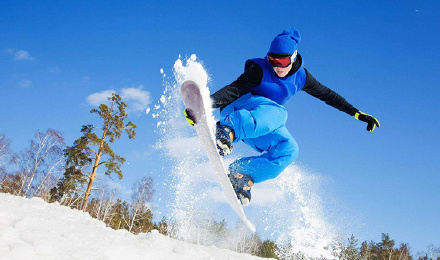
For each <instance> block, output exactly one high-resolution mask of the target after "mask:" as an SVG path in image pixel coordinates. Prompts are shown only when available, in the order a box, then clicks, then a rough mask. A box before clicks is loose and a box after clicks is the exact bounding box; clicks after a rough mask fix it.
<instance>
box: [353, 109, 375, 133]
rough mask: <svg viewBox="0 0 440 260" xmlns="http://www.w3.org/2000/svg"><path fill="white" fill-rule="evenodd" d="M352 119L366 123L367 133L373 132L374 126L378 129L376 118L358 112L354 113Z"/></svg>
mask: <svg viewBox="0 0 440 260" xmlns="http://www.w3.org/2000/svg"><path fill="white" fill-rule="evenodd" d="M354 117H355V118H356V119H357V120H360V121H362V122H366V123H368V125H367V130H368V131H369V132H373V131H374V128H375V127H376V126H377V127H380V124H379V121H378V120H377V119H376V118H374V117H373V116H371V115H368V114H365V113H364V112H361V111H358V112H356V114H354Z"/></svg>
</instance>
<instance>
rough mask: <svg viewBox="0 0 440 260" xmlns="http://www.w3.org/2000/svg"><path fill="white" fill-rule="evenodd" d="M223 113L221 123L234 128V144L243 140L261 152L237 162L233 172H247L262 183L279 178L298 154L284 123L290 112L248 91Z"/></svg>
mask: <svg viewBox="0 0 440 260" xmlns="http://www.w3.org/2000/svg"><path fill="white" fill-rule="evenodd" d="M220 115H221V119H220V124H222V125H228V126H230V127H232V128H233V129H234V131H235V138H236V139H235V140H234V143H235V142H239V141H244V142H245V143H246V144H248V145H249V146H251V147H252V148H253V149H255V150H256V151H258V152H260V153H262V154H261V155H259V156H251V157H244V158H241V159H238V160H236V161H234V162H233V163H231V164H230V165H229V171H230V172H239V173H245V174H248V175H250V176H251V177H252V178H253V179H254V182H255V183H259V182H263V181H266V180H269V179H273V178H275V177H277V176H278V175H279V174H280V173H281V172H282V171H283V170H284V169H285V168H286V167H287V166H289V165H290V164H291V163H292V162H294V161H295V160H296V158H297V157H298V145H297V143H296V141H295V139H293V137H292V136H291V135H290V133H289V131H288V130H287V128H286V126H285V124H286V121H287V111H286V109H285V108H284V107H283V106H281V105H279V104H278V103H276V102H274V101H272V100H270V99H268V98H266V97H262V96H254V95H252V94H251V93H248V94H246V95H244V96H242V97H240V98H239V99H237V100H235V101H234V102H232V103H231V104H229V105H228V106H226V107H225V108H224V109H223V110H222V111H221V114H220Z"/></svg>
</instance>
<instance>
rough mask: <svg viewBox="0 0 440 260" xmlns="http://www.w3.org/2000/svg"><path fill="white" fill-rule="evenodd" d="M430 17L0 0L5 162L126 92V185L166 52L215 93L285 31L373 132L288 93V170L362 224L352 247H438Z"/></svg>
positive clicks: (308, 4)
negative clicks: (109, 96)
mask: <svg viewBox="0 0 440 260" xmlns="http://www.w3.org/2000/svg"><path fill="white" fill-rule="evenodd" d="M439 8H440V3H439V2H438V1H364V2H360V3H358V2H355V1H321V0H320V1H273V3H272V2H271V3H268V2H267V1H252V3H250V2H249V1H240V2H237V1H209V2H206V1H189V2H188V1H94V2H93V3H90V1H63V2H62V3H57V4H54V3H53V2H49V1H38V3H37V2H34V1H3V2H2V6H1V8H0V32H1V37H0V95H1V97H2V102H1V103H0V115H1V116H0V122H1V128H0V133H1V134H5V135H6V136H7V137H8V138H9V139H11V141H12V148H13V150H14V151H16V152H18V151H21V150H23V149H24V148H25V147H27V145H28V141H29V140H30V139H31V138H32V136H33V133H34V132H35V131H36V130H37V129H40V130H42V131H44V130H46V129H48V128H53V129H57V130H60V131H61V132H63V133H64V137H65V139H66V144H68V145H71V144H72V142H73V141H74V140H75V139H76V138H78V137H79V136H80V129H81V126H82V125H84V124H89V123H93V122H96V119H95V118H94V116H93V115H90V114H89V111H90V110H91V109H92V108H93V106H92V105H91V104H90V102H89V101H90V99H87V97H89V96H90V95H92V94H96V93H102V92H103V91H107V90H115V91H117V92H118V93H126V97H129V96H130V95H131V97H132V99H130V100H129V102H128V103H129V105H130V104H131V105H132V107H134V106H135V104H137V105H138V106H139V109H137V110H133V111H131V114H130V117H131V118H130V120H132V121H133V122H134V123H135V124H137V125H138V127H139V128H138V134H137V137H136V139H135V140H134V141H128V140H127V139H121V140H120V141H117V142H116V146H115V151H116V152H117V153H118V154H120V155H121V156H124V157H126V158H127V162H128V163H129V164H127V165H125V166H124V174H125V176H126V178H125V179H124V181H123V182H122V185H124V186H126V187H130V186H131V184H132V182H133V181H134V180H135V179H136V178H138V177H139V176H142V175H145V174H147V175H153V176H154V175H155V174H157V171H158V170H159V169H160V168H161V165H160V164H159V163H158V161H160V160H158V157H159V156H160V155H159V154H158V153H157V152H156V151H155V149H154V148H153V146H154V144H155V142H156V140H157V138H158V136H157V133H155V130H156V123H157V122H156V120H155V119H154V118H152V117H151V115H146V114H145V112H144V109H145V108H147V107H153V105H154V104H156V103H157V101H158V100H159V98H160V97H161V95H162V94H163V91H164V87H163V84H162V83H163V82H162V81H163V76H162V74H161V73H160V69H162V68H163V69H164V72H165V73H166V74H168V75H170V74H171V69H172V66H173V64H174V61H175V60H176V59H177V58H178V57H179V54H181V55H182V56H185V55H188V56H189V55H191V54H193V53H195V54H197V57H198V58H199V59H201V60H202V61H203V64H204V66H205V68H206V69H207V71H208V73H209V75H210V77H211V80H212V82H211V89H212V91H216V90H218V89H220V88H221V87H223V86H225V85H227V84H229V83H230V82H232V81H233V80H235V79H236V78H237V77H238V76H239V75H240V73H241V72H242V71H243V67H244V62H245V60H246V59H249V58H254V57H262V56H264V55H265V54H266V52H267V50H268V48H269V45H270V41H271V40H272V39H273V37H274V36H275V35H276V34H278V33H280V32H281V31H282V30H284V29H286V28H290V27H295V28H297V29H298V30H299V32H300V33H301V36H302V40H301V42H300V44H299V45H298V51H299V53H300V54H301V55H302V57H303V61H304V64H305V67H306V68H307V69H308V70H309V72H310V73H311V74H312V75H314V77H315V78H316V79H318V80H319V81H320V82H321V83H323V84H324V85H326V86H328V87H330V88H331V89H333V90H335V91H336V92H338V93H339V94H341V95H342V96H343V97H345V98H346V99H347V100H348V101H349V102H350V103H352V104H353V105H354V106H355V107H357V108H358V109H360V110H361V111H364V112H366V113H369V114H372V115H374V116H375V117H377V118H378V119H379V121H380V123H381V126H382V127H381V128H379V129H376V130H375V131H374V132H373V133H369V132H367V131H366V130H365V127H366V125H364V124H363V123H361V122H359V121H357V120H355V119H353V118H350V117H349V116H348V115H346V114H344V113H341V112H339V111H337V110H335V109H333V108H331V107H329V106H327V105H325V104H323V103H322V102H320V101H319V100H317V99H315V98H313V97H311V96H309V95H307V94H306V93H299V94H298V95H296V96H295V97H293V98H292V100H290V101H289V102H288V103H287V105H286V107H287V109H288V111H289V120H288V124H287V127H288V128H289V129H290V131H291V133H292V135H293V136H294V137H295V139H296V140H297V142H298V144H299V146H300V153H299V157H298V163H300V164H301V165H304V166H306V167H308V168H310V169H311V170H312V171H314V172H317V173H319V175H322V176H326V177H327V178H329V179H331V187H328V188H329V189H332V190H334V191H335V195H336V196H337V197H338V200H340V203H341V204H342V205H343V206H344V207H345V208H347V209H350V212H355V213H356V214H359V215H360V216H362V222H363V224H362V225H363V226H364V228H363V229H362V231H360V233H359V234H357V233H355V232H353V233H354V235H355V236H356V237H359V238H360V240H362V241H363V240H375V241H379V240H380V233H382V232H385V233H390V236H391V238H394V239H396V242H397V243H402V242H407V243H409V244H410V245H411V246H412V247H413V251H417V250H425V246H427V245H428V244H430V243H433V244H435V245H440V235H439V233H438V231H439V230H440V224H439V223H440V205H439V201H440V195H439V192H438V187H439V186H440V170H439V169H440V163H439V161H440V160H439V159H438V157H439V155H440V152H439V147H440V138H439V137H440V136H439V134H438V129H439V127H440V124H439V122H438V120H437V119H436V118H437V115H438V114H439V112H440V109H439V108H440V107H439V105H438V101H437V99H438V96H439V94H440V90H439V87H440V84H439V83H440V76H439V74H440V70H439V65H438V64H439V63H438V61H439V59H440V52H439V50H438V46H440V37H439V33H438V24H440V18H439V16H438V10H439ZM133 95H134V96H136V95H138V97H137V98H136V97H133ZM92 103H93V102H92ZM156 182H160V180H157V179H156ZM323 188H325V187H323ZM128 189H129V188H128ZM414 253H416V252H414Z"/></svg>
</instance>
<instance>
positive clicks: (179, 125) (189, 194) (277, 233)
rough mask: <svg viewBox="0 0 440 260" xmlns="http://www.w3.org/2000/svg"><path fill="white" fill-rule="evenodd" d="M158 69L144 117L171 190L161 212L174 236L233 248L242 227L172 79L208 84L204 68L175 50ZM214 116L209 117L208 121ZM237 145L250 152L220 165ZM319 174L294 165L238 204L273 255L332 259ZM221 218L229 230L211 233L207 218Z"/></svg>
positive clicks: (332, 231)
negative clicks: (155, 96) (169, 65)
mask: <svg viewBox="0 0 440 260" xmlns="http://www.w3.org/2000/svg"><path fill="white" fill-rule="evenodd" d="M161 73H162V74H163V78H164V80H163V86H164V92H163V95H162V96H161V98H160V101H159V102H158V104H157V105H156V106H154V109H153V111H152V116H153V117H154V118H156V119H157V133H158V134H159V140H158V142H157V143H156V147H157V148H158V149H159V150H161V151H162V152H163V153H164V156H162V158H163V160H165V162H164V165H166V166H167V169H169V172H168V174H169V176H168V178H167V179H166V181H165V183H164V185H165V186H166V189H167V193H168V196H170V197H172V201H170V202H169V205H168V208H170V216H167V217H169V218H170V219H171V221H172V223H173V224H172V225H170V226H171V228H170V230H169V232H170V234H171V235H172V236H173V237H175V238H178V239H181V240H185V241H189V242H194V243H198V244H205V245H215V246H217V247H223V248H229V249H233V250H236V251H240V247H242V246H243V243H245V242H244V240H245V238H246V236H248V235H249V234H247V232H248V231H247V230H246V228H245V227H244V226H243V224H242V223H241V222H240V221H239V220H238V218H237V219H236V220H235V219H231V216H233V215H235V214H231V212H228V210H231V209H230V208H229V207H228V205H227V204H226V202H225V199H224V198H223V197H224V196H223V193H222V191H221V190H220V187H219V185H218V184H217V182H216V177H215V176H214V174H213V173H212V170H211V169H210V167H211V166H210V164H209V162H208V159H207V157H206V156H205V153H204V150H203V149H202V147H201V146H200V143H199V141H198V138H197V136H196V133H195V131H194V129H193V128H192V127H191V126H189V124H188V123H187V122H186V120H185V119H184V117H183V110H184V106H183V102H182V101H181V97H180V85H181V84H182V83H183V82H184V81H185V80H193V81H195V82H196V83H197V84H199V85H207V84H208V86H209V84H210V79H209V76H208V73H207V72H206V70H205V69H204V67H203V65H202V63H201V62H199V61H197V57H196V55H194V54H193V55H191V56H190V57H189V58H182V57H180V56H179V59H177V60H176V61H175V63H174V66H173V76H171V77H166V74H164V72H163V69H161ZM204 95H209V93H204ZM214 123H215V120H214V118H212V125H213V126H214ZM241 148H243V149H242V150H243V151H240V149H241ZM237 150H238V151H237ZM244 152H245V153H246V155H249V153H252V152H253V151H251V150H250V149H249V148H247V147H246V146H245V145H243V146H240V147H239V148H238V149H237V148H236V149H235V151H234V153H235V154H234V155H233V156H232V157H230V158H225V164H226V165H227V164H229V163H231V162H232V161H233V160H235V159H237V158H239V157H240V153H244ZM320 179H321V178H320V177H319V176H317V175H315V174H312V173H310V172H309V171H308V170H306V169H305V168H303V167H300V166H298V165H295V164H294V165H291V166H289V167H288V168H287V169H286V170H285V171H284V172H283V173H282V174H281V175H280V176H278V177H277V178H276V179H273V180H269V181H266V182H264V183H259V184H257V185H255V186H254V188H253V190H252V192H253V193H252V197H253V198H252V199H253V201H252V203H251V204H250V206H248V207H247V208H246V209H245V211H246V213H247V215H248V216H249V218H250V220H251V221H253V222H254V223H256V224H257V232H258V234H259V235H260V236H262V239H263V240H264V239H271V240H272V241H275V242H277V245H278V247H279V250H278V252H277V254H278V256H279V257H280V258H281V259H298V258H302V259H304V257H305V258H319V257H325V258H327V259H331V258H334V257H333V256H332V254H331V244H332V241H333V240H334V238H335V237H336V235H335V229H334V227H333V226H332V225H331V224H330V223H328V221H327V216H328V215H327V214H325V213H324V210H323V203H322V201H321V199H320V198H321V197H320V195H319V190H320V187H319V185H320V182H321V180H320ZM324 215H325V216H326V217H324ZM222 219H226V220H227V223H228V225H231V223H237V224H235V225H234V224H232V225H233V226H232V227H231V226H228V227H229V228H230V230H232V234H231V233H228V232H224V233H220V234H219V233H218V232H213V227H212V223H213V220H215V221H219V220H222ZM234 221H235V222H234ZM217 223H219V222H217Z"/></svg>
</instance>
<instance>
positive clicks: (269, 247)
mask: <svg viewBox="0 0 440 260" xmlns="http://www.w3.org/2000/svg"><path fill="white" fill-rule="evenodd" d="M277 249H278V248H277V245H276V244H275V242H273V241H271V240H269V239H267V240H265V241H264V242H263V244H262V245H261V247H260V253H259V254H258V255H259V256H261V257H264V258H275V259H279V258H278V256H277V255H276V254H275V252H276V251H277Z"/></svg>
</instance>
